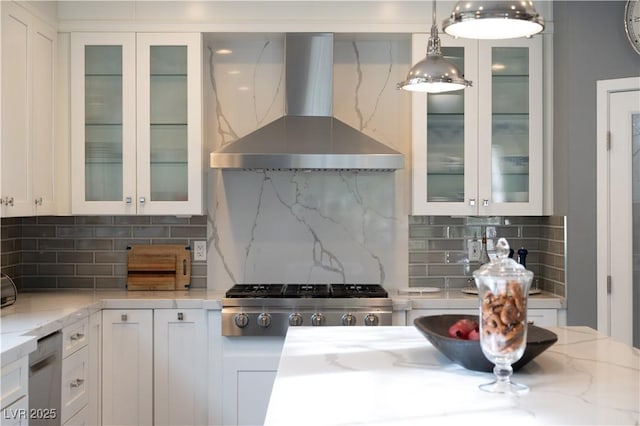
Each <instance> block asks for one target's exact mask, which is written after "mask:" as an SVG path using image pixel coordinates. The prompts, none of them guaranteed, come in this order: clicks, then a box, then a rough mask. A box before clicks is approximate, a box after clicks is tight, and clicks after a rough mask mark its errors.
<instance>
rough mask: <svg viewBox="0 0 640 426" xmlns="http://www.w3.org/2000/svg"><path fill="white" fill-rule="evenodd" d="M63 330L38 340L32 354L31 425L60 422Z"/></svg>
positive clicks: (30, 365)
mask: <svg viewBox="0 0 640 426" xmlns="http://www.w3.org/2000/svg"><path fill="white" fill-rule="evenodd" d="M61 380H62V333H60V332H56V333H53V334H50V335H48V336H46V337H43V338H42V339H40V340H38V349H36V350H35V351H34V352H32V353H31V354H29V425H59V424H60V403H61V401H60V392H61V391H60V389H61V388H60V386H61V384H60V382H61Z"/></svg>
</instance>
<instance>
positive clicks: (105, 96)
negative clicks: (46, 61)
mask: <svg viewBox="0 0 640 426" xmlns="http://www.w3.org/2000/svg"><path fill="white" fill-rule="evenodd" d="M71 57H72V63H71V81H72V85H71V108H72V124H71V139H72V153H71V164H72V212H73V213H74V214H106V213H111V214H135V213H136V209H135V199H136V195H137V194H136V183H135V174H136V169H135V167H136V166H135V155H136V152H135V144H136V140H135V138H136V136H135V102H136V98H135V35H134V34H126V33H124V34H117V33H73V34H72V36H71ZM128 200H129V202H127V201H128Z"/></svg>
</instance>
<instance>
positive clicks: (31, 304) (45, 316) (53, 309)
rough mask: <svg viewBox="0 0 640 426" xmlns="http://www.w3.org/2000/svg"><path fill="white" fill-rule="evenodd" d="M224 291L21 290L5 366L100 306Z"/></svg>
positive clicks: (436, 299)
mask: <svg viewBox="0 0 640 426" xmlns="http://www.w3.org/2000/svg"><path fill="white" fill-rule="evenodd" d="M388 292H389V297H391V298H392V299H393V309H394V310H395V311H407V310H411V309H428V308H432V309H441V308H447V309H473V308H476V307H477V306H478V301H477V296H474V295H467V294H463V293H461V292H460V291H445V290H443V291H439V292H435V293H429V294H427V295H424V296H414V295H399V294H398V292H397V290H395V289H390V290H388ZM224 293H225V291H222V290H205V289H191V290H186V291H126V290H111V291H109V290H105V291H91V290H59V291H43V292H19V293H18V297H17V300H16V303H14V304H13V305H11V306H8V307H6V308H2V310H1V311H0V356H1V361H2V365H5V364H6V363H9V362H11V361H13V360H16V359H18V358H20V357H21V356H24V355H25V354H28V353H30V352H31V351H33V350H34V349H35V341H36V340H37V339H39V338H41V337H44V336H47V335H49V334H51V333H54V332H56V331H58V330H61V329H62V328H64V327H66V326H67V325H70V324H73V323H74V322H76V321H78V320H80V319H82V318H85V317H88V316H90V315H91V314H92V313H94V312H96V311H99V310H101V309H144V308H148V309H171V308H174V309H176V308H182V309H189V308H194V309H211V310H219V309H221V308H222V299H223V298H224ZM563 304H564V299H563V298H559V297H557V296H553V295H539V296H534V297H530V298H529V307H530V308H540V307H549V308H556V309H558V308H560V307H562V306H563Z"/></svg>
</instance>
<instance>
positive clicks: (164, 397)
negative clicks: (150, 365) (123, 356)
mask: <svg viewBox="0 0 640 426" xmlns="http://www.w3.org/2000/svg"><path fill="white" fill-rule="evenodd" d="M206 343H207V327H206V317H205V311H204V310H202V309H156V310H154V351H153V353H154V407H155V409H154V423H155V424H156V425H177V424H182V425H187V424H188V425H206V424H207V415H208V404H207V356H206V354H207V348H206Z"/></svg>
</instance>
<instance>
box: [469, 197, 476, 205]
mask: <svg viewBox="0 0 640 426" xmlns="http://www.w3.org/2000/svg"><path fill="white" fill-rule="evenodd" d="M469 205H470V206H475V205H476V199H475V198H469Z"/></svg>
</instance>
